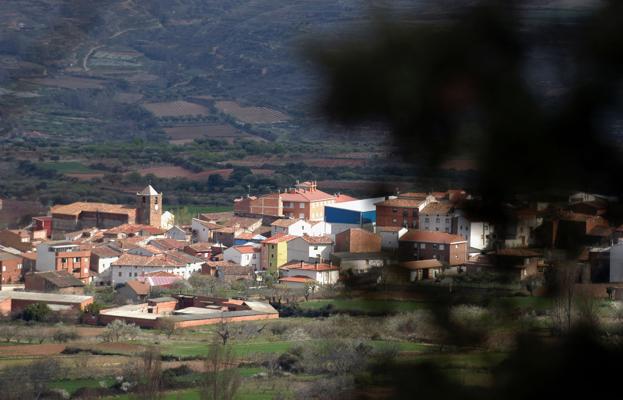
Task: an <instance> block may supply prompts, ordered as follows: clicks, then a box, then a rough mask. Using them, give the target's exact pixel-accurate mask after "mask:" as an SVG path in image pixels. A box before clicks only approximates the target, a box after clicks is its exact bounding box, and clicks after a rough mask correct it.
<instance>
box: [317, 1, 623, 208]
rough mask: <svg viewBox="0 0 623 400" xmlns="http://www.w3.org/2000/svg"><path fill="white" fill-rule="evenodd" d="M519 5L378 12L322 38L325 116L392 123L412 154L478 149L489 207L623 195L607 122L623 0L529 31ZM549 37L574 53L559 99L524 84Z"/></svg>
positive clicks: (437, 157)
mask: <svg viewBox="0 0 623 400" xmlns="http://www.w3.org/2000/svg"><path fill="white" fill-rule="evenodd" d="M519 10H520V7H519V6H518V5H516V4H513V2H510V1H505V2H493V3H492V4H485V5H480V6H478V7H470V8H467V9H465V11H464V12H463V13H462V14H460V15H457V16H456V17H455V18H452V19H450V20H449V21H446V22H439V23H408V22H401V23H392V22H391V21H387V20H383V19H381V20H380V22H378V24H377V25H375V26H373V27H372V28H371V32H369V33H367V34H365V35H364V37H363V38H358V39H354V40H350V41H344V42H342V43H338V44H335V43H332V44H331V45H330V46H326V45H324V46H315V47H314V50H313V51H314V56H315V57H316V59H317V60H318V62H319V64H320V65H321V67H322V68H324V70H325V76H326V77H327V79H328V93H327V94H326V102H325V104H324V110H325V112H326V114H327V115H329V116H330V117H332V118H333V119H335V120H338V121H340V122H345V123H352V122H367V121H382V122H384V123H386V124H387V125H388V126H389V127H390V129H391V131H392V133H393V135H394V141H395V142H396V143H397V144H399V148H400V149H401V151H402V153H403V154H402V155H403V156H404V157H405V158H406V159H407V160H410V161H413V162H414V163H421V162H422V161H425V162H427V163H429V164H431V165H438V164H439V163H441V162H443V161H445V160H447V159H448V158H450V157H453V156H456V155H457V154H459V155H467V156H470V157H472V158H473V159H474V160H475V161H476V163H477V165H478V168H479V172H480V174H479V183H478V187H476V188H474V189H475V191H476V192H477V193H480V194H481V195H482V196H483V199H484V201H485V209H486V210H488V211H487V212H489V213H496V212H502V210H501V206H502V204H504V202H505V201H509V200H513V199H514V198H515V196H516V195H517V194H525V193H528V194H529V193H532V192H536V193H545V194H548V193H549V194H552V193H560V192H564V191H571V190H585V191H589V192H598V193H611V194H621V182H623V180H622V179H621V178H622V177H623V176H622V171H623V168H621V167H622V166H623V165H622V160H621V157H620V154H619V151H618V149H617V148H616V147H615V146H613V144H612V143H613V138H612V136H608V133H607V129H608V126H607V125H605V124H604V120H605V119H606V116H607V115H609V113H612V112H616V111H617V110H618V109H619V107H620V84H621V78H622V73H623V68H622V67H623V55H622V53H621V51H620V49H621V45H622V44H623V43H621V42H623V3H621V2H616V1H610V2H607V3H606V4H605V5H604V6H603V7H602V8H601V9H600V10H599V11H598V12H596V13H595V14H593V15H590V16H586V17H584V18H579V19H578V20H577V21H575V23H573V24H572V25H569V24H562V23H552V24H549V25H547V26H544V27H539V28H535V29H531V30H529V31H528V32H527V31H526V29H525V28H523V27H522V25H521V24H520V14H519ZM543 46H546V47H547V46H549V47H551V48H552V49H553V50H556V51H558V52H563V51H564V53H565V54H566V57H565V59H564V60H563V65H559V66H558V67H559V68H560V69H561V70H562V72H564V75H565V76H566V78H567V80H568V87H567V88H566V89H567V90H566V92H565V93H564V94H563V95H561V96H559V98H558V99H556V102H555V103H556V104H555V105H552V104H551V103H548V102H544V101H542V99H541V98H539V96H537V95H536V94H535V93H534V91H533V90H531V88H530V87H529V85H528V84H527V82H526V77H525V66H526V63H527V58H528V56H527V55H528V53H529V52H530V51H531V50H532V49H533V48H534V47H543Z"/></svg>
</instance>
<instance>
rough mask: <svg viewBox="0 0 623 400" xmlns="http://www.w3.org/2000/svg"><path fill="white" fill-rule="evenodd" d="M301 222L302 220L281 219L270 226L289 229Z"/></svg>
mask: <svg viewBox="0 0 623 400" xmlns="http://www.w3.org/2000/svg"><path fill="white" fill-rule="evenodd" d="M299 221H300V219H294V218H279V219H276V220H275V221H273V223H272V224H270V226H278V227H280V228H287V227H289V226H291V225H294V224H296V223H297V222H299Z"/></svg>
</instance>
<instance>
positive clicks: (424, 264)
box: [400, 259, 442, 270]
mask: <svg viewBox="0 0 623 400" xmlns="http://www.w3.org/2000/svg"><path fill="white" fill-rule="evenodd" d="M400 266H401V267H402V268H406V269H411V270H417V269H430V268H441V267H442V264H441V262H440V261H439V260H437V259H428V260H417V261H405V262H401V263H400Z"/></svg>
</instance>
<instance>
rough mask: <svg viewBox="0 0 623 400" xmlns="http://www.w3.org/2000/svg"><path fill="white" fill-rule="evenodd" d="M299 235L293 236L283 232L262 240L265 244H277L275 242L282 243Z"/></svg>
mask: <svg viewBox="0 0 623 400" xmlns="http://www.w3.org/2000/svg"><path fill="white" fill-rule="evenodd" d="M297 237H298V236H293V235H287V234H285V233H283V232H281V233H278V234H276V235H273V236H271V237H269V238H268V239H266V240H264V241H262V243H264V244H275V243H281V242H289V241H290V240H292V239H296V238H297Z"/></svg>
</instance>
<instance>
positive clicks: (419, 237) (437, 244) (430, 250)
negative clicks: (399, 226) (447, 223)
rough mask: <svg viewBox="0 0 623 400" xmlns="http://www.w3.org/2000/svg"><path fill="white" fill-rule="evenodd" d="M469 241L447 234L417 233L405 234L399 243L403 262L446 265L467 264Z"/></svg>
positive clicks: (412, 231)
mask: <svg viewBox="0 0 623 400" xmlns="http://www.w3.org/2000/svg"><path fill="white" fill-rule="evenodd" d="M467 250H468V249H467V240H465V239H464V238H463V237H462V236H459V235H453V234H450V233H445V232H430V231H415V230H411V231H409V232H407V233H406V234H404V235H403V236H402V237H401V238H400V241H399V249H398V254H399V258H400V260H401V261H418V260H431V259H435V260H439V261H440V262H442V263H443V264H445V265H451V266H454V265H463V264H465V263H466V262H467Z"/></svg>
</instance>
